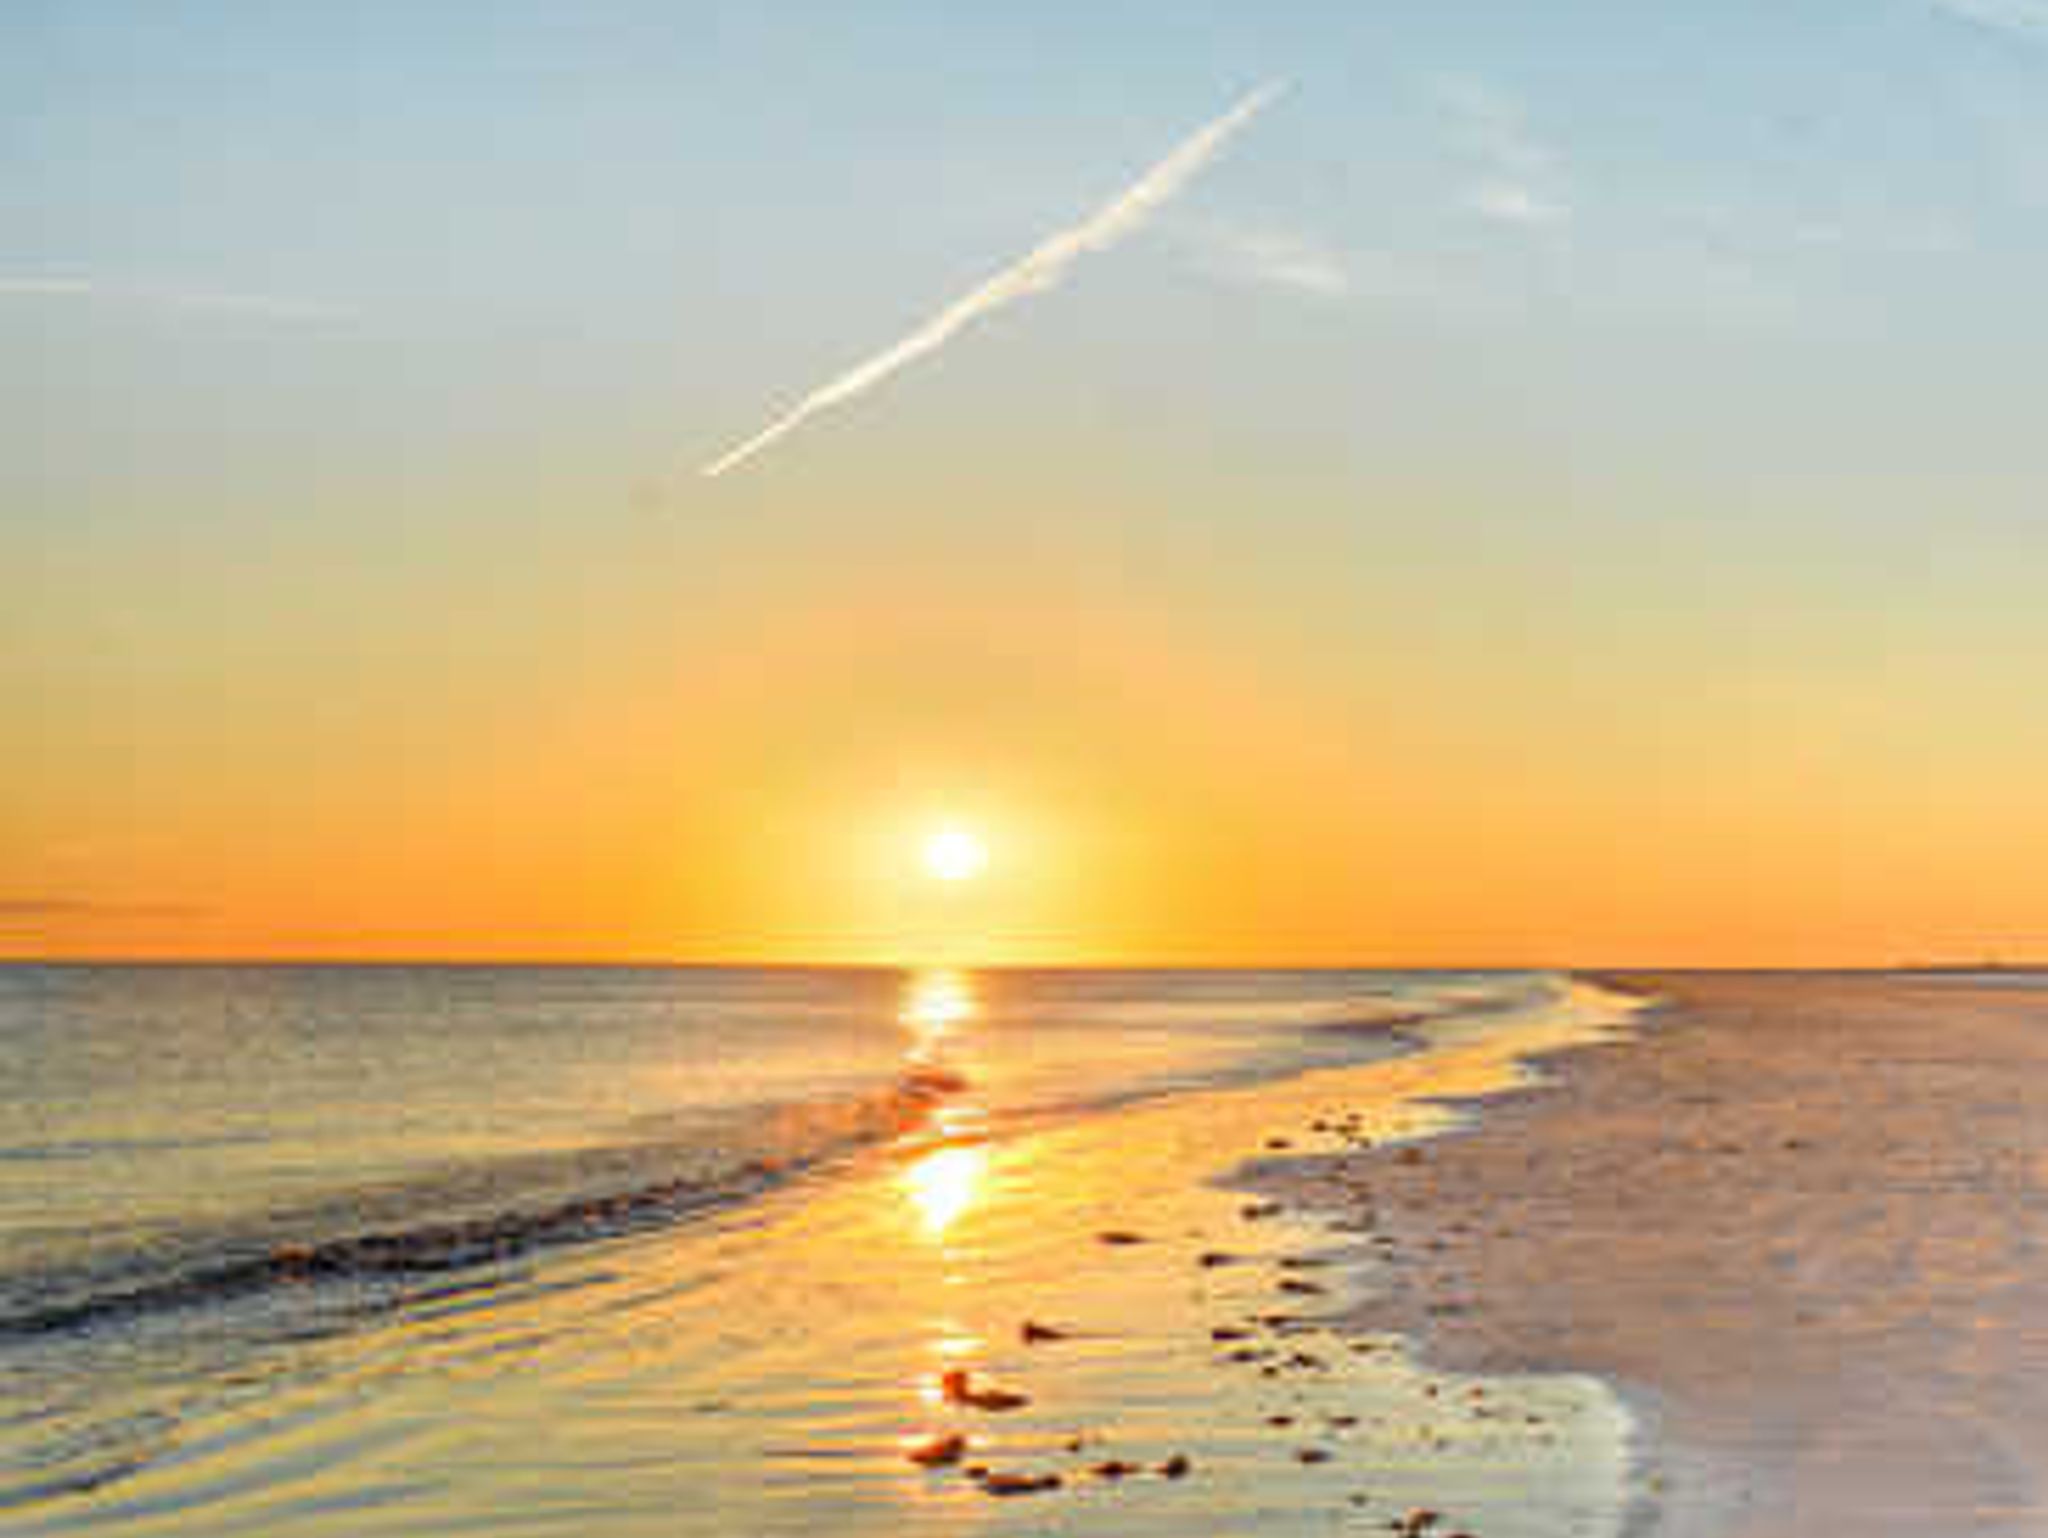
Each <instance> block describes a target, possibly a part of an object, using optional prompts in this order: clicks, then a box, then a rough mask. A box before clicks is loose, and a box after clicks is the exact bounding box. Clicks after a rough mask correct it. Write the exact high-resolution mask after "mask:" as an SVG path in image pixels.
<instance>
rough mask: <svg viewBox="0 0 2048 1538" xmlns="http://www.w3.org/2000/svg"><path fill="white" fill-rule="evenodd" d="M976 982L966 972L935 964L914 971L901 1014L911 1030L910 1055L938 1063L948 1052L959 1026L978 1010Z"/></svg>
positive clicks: (921, 1061)
mask: <svg viewBox="0 0 2048 1538" xmlns="http://www.w3.org/2000/svg"><path fill="white" fill-rule="evenodd" d="M976 1008H977V1005H976V1000H975V997H974V985H973V983H972V981H971V980H970V979H969V978H968V976H967V974H966V973H965V972H956V971H952V970H950V969H946V968H933V969H930V970H927V971H922V972H913V973H911V974H910V976H909V977H908V978H907V979H905V981H904V984H903V1005H902V1007H901V1009H899V1010H898V1012H897V1018H898V1019H899V1020H901V1021H902V1022H903V1025H904V1028H905V1029H906V1030H908V1031H909V1032H910V1037H911V1046H910V1058H911V1061H912V1062H915V1063H919V1064H931V1063H935V1062H937V1061H938V1060H939V1058H941V1057H942V1056H943V1055H944V1053H945V1048H946V1045H947V1043H948V1042H949V1041H950V1040H951V1039H952V1037H953V1035H954V1032H955V1029H956V1028H957V1027H958V1026H959V1025H961V1024H962V1023H963V1022H964V1021H967V1020H971V1019H973V1018H974V1015H975V1013H976Z"/></svg>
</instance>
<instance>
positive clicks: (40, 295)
mask: <svg viewBox="0 0 2048 1538" xmlns="http://www.w3.org/2000/svg"><path fill="white" fill-rule="evenodd" d="M8 298H15V299H74V300H102V301H106V302H110V303H116V304H140V305H148V306H153V307H156V308H160V309H169V310H212V311H217V312H223V313H230V314H239V315H249V316H253V317H256V318H258V319H263V320H275V321H291V322H308V323H320V324H328V323H334V322H340V321H348V320H353V319H355V318H356V312H355V311H353V310H350V309H347V308H345V307H343V306H341V305H332V304H319V303H315V302H313V301H310V300H304V299H289V298H281V297H279V296H278V295H276V294H258V293H241V292H236V291H234V290H228V289H206V288H180V287H175V286H168V285H163V284H154V283H129V282H118V281H109V280H106V279H103V278H94V277H88V276H85V275H82V274H78V273H69V272H57V273H48V272H42V273H4V272H0V299H8Z"/></svg>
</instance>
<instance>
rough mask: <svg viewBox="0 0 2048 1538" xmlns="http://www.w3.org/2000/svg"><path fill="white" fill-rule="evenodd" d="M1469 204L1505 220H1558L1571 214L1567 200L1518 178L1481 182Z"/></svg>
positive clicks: (1474, 189)
mask: <svg viewBox="0 0 2048 1538" xmlns="http://www.w3.org/2000/svg"><path fill="white" fill-rule="evenodd" d="M1465 206H1466V207H1467V208H1470V209H1471V210H1472V211H1473V212H1474V213H1478V214H1484V215H1485V216H1486V217H1487V218H1489V219H1498V220H1500V221H1501V222H1502V223H1503V224H1558V223H1561V222H1562V221H1563V220H1565V219H1568V218H1570V217H1571V209H1570V208H1568V207H1566V206H1565V205H1564V204H1563V203H1560V202H1557V201H1555V200H1553V199H1551V198H1547V197H1544V196H1543V195H1542V194H1540V193H1538V192H1535V191H1532V190H1531V189H1530V188H1528V187H1525V186H1522V185H1521V184H1519V183H1517V182H1481V183H1480V184H1479V185H1478V186H1476V187H1474V188H1473V189H1472V191H1471V192H1470V194H1469V195H1468V196H1467V197H1466V199H1465Z"/></svg>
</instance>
